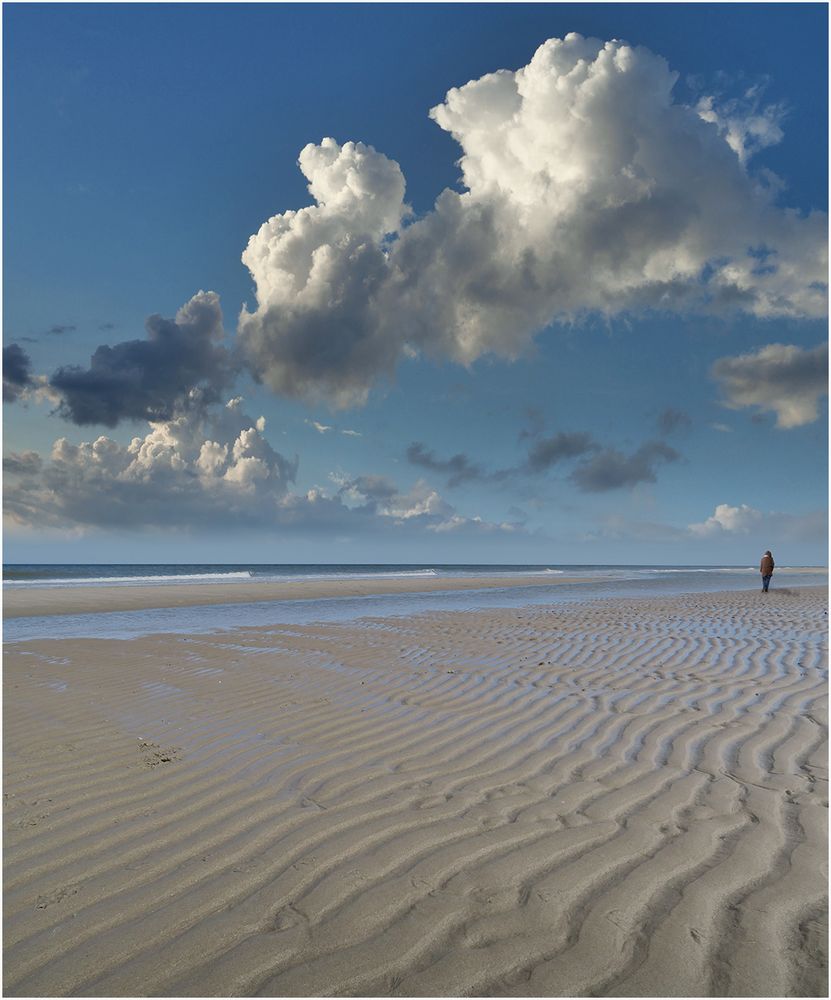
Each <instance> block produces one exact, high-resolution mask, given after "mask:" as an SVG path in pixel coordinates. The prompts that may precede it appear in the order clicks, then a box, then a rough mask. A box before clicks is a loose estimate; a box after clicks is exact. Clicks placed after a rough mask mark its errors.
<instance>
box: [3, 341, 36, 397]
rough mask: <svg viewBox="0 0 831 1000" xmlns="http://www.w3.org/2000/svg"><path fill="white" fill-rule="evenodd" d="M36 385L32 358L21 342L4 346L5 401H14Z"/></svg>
mask: <svg viewBox="0 0 831 1000" xmlns="http://www.w3.org/2000/svg"><path fill="white" fill-rule="evenodd" d="M33 385H34V379H33V376H32V359H31V358H30V357H29V355H28V354H27V353H26V352H25V351H24V350H23V348H22V347H21V346H20V345H19V344H9V345H8V346H7V347H4V348H3V402H4V403H14V402H15V401H16V400H17V399H18V398H19V397H20V396H21V394H22V393H23V392H24V391H25V390H26V389H28V388H31V387H32V386H33Z"/></svg>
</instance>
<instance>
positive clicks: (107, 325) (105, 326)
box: [98, 323, 115, 333]
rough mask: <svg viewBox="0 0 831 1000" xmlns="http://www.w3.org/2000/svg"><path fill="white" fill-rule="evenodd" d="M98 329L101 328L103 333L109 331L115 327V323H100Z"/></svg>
mask: <svg viewBox="0 0 831 1000" xmlns="http://www.w3.org/2000/svg"><path fill="white" fill-rule="evenodd" d="M98 329H99V330H101V331H102V332H103V333H107V332H109V331H110V330H114V329H115V323H99V324H98Z"/></svg>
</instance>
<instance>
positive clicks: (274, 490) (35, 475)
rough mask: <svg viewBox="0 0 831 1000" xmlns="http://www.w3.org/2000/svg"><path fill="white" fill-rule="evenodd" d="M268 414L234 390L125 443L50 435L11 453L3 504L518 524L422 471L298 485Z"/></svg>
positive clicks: (132, 524)
mask: <svg viewBox="0 0 831 1000" xmlns="http://www.w3.org/2000/svg"><path fill="white" fill-rule="evenodd" d="M265 430H266V421H265V419H264V418H263V417H258V418H256V419H255V418H254V417H251V416H249V415H248V414H247V413H246V412H245V410H244V408H243V401H242V399H241V398H239V397H237V398H234V399H231V400H230V401H229V402H228V403H227V404H226V405H225V406H221V407H217V406H213V407H207V406H206V407H202V408H198V409H191V410H186V411H184V412H182V413H179V414H177V415H176V416H175V417H173V418H171V419H170V420H167V421H156V422H153V423H151V424H150V427H149V430H148V432H147V433H146V434H145V435H144V436H143V437H142V436H137V437H134V438H133V439H132V441H131V442H130V443H129V444H128V445H123V444H120V443H119V442H118V441H115V440H113V439H112V438H110V437H107V436H105V435H99V436H98V437H97V438H95V439H94V440H90V441H83V442H81V443H80V444H77V443H73V442H71V441H70V440H69V439H68V438H65V437H64V438H60V439H59V440H57V441H55V443H54V445H53V447H52V452H51V455H50V456H49V457H48V458H46V459H44V458H42V457H41V456H39V455H38V454H37V453H36V452H31V451H29V452H20V453H11V454H9V455H7V456H6V458H5V463H4V468H5V472H6V475H7V480H6V484H5V487H6V488H5V490H4V511H5V514H6V516H7V517H8V518H9V519H10V521H11V522H12V523H15V524H18V525H23V526H26V527H49V526H52V527H61V528H72V529H76V530H84V529H91V528H96V529H100V528H103V529H119V530H131V531H132V530H135V531H139V530H142V529H146V528H153V529H161V530H171V529H175V530H191V529H192V530H200V529H205V528H216V529H217V530H222V531H223V532H237V531H243V532H244V531H250V530H258V531H269V532H274V533H277V534H280V533H291V535H292V537H294V538H296V537H298V535H300V534H303V533H305V532H309V533H311V534H314V535H316V536H319V535H320V534H321V533H324V534H325V533H327V532H331V533H343V532H348V533H355V534H360V533H362V532H366V533H370V534H372V535H373V536H376V537H377V536H378V534H379V533H380V534H381V535H384V534H385V533H388V534H390V536H391V537H395V536H399V537H400V536H401V535H402V534H406V535H407V536H408V537H418V536H419V535H421V534H423V533H424V532H431V533H432V532H438V533H444V534H453V535H466V534H471V535H480V534H491V535H499V534H505V535H508V534H511V535H516V534H517V533H519V532H522V530H523V525H522V524H521V523H519V522H517V521H515V520H509V521H505V522H502V523H496V522H490V521H487V520H486V519H484V518H482V517H480V516H478V515H476V514H473V515H472V516H467V515H465V514H463V513H461V512H460V511H459V510H457V509H456V508H455V507H454V506H453V505H452V504H450V503H448V502H447V501H446V500H445V499H444V498H443V497H442V496H441V495H440V493H439V492H438V491H437V490H436V489H434V488H433V487H431V486H429V485H428V484H427V483H426V482H424V480H422V479H418V480H417V481H416V482H415V483H413V484H412V485H411V486H410V487H409V488H403V489H402V488H400V487H399V486H398V484H396V483H395V482H394V481H393V480H391V479H389V478H388V477H386V476H380V475H373V474H364V475H357V476H349V475H347V474H343V473H341V474H336V475H332V477H331V484H330V486H328V487H317V486H315V487H312V488H311V489H308V490H306V491H305V492H296V491H294V490H293V488H292V486H293V484H294V482H295V480H296V477H297V471H298V467H299V459H298V457H297V456H294V458H289V457H287V456H285V455H283V454H280V453H279V452H277V451H276V450H275V449H274V448H273V447H272V446H271V445H270V443H269V442H268V440H267V438H266V436H265Z"/></svg>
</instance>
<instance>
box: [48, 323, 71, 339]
mask: <svg viewBox="0 0 831 1000" xmlns="http://www.w3.org/2000/svg"><path fill="white" fill-rule="evenodd" d="M77 329H78V327H77V326H75V325H74V324H70V323H56V324H55V325H54V326H50V327H49V329H48V330H47V331H46V332H47V333H51V334H53V335H54V336H56V337H60V336H61V335H62V334H64V333H74V332H75V331H76V330H77Z"/></svg>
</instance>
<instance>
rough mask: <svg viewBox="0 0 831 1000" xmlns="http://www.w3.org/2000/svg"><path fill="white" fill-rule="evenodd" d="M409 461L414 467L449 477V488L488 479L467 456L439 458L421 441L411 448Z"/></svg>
mask: <svg viewBox="0 0 831 1000" xmlns="http://www.w3.org/2000/svg"><path fill="white" fill-rule="evenodd" d="M407 459H408V461H409V462H410V463H411V464H413V465H419V466H421V468H423V469H429V470H430V471H431V472H439V473H441V474H442V475H443V476H447V485H448V486H459V485H460V484H461V483H466V482H469V481H471V480H475V479H486V478H487V473H486V472H485V470H484V469H483V468H482V466H481V465H478V464H477V463H476V462H472V461H471V460H470V458H468V456H467V455H465V454H463V453H461V452H460V453H459V454H457V455H453V456H452V457H451V458H446V459H443V458H437V457H436V456H435V454H434V453H433V452H432V451H430V450H429V449H428V448H426V447H425V446H424V445H423V444H422V443H421V441H414V442H413V443H412V444H411V445H410V446H409V448H408V449H407Z"/></svg>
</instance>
